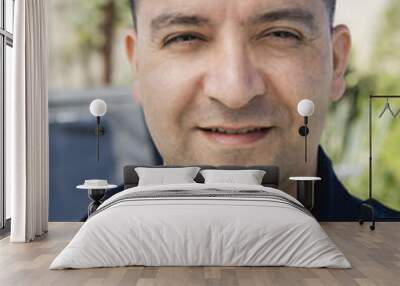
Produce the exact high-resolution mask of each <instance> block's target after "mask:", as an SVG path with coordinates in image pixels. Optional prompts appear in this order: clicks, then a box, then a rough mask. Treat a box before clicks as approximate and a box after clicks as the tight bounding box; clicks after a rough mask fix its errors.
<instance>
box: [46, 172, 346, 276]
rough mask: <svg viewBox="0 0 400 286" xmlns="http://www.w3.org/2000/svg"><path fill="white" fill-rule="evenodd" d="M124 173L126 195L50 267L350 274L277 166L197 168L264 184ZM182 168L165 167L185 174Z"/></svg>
mask: <svg viewBox="0 0 400 286" xmlns="http://www.w3.org/2000/svg"><path fill="white" fill-rule="evenodd" d="M137 167H145V168H146V167H147V168H154V167H160V166H126V167H125V168H124V186H125V190H124V191H122V192H120V193H118V194H116V195H114V196H112V197H111V198H109V199H107V200H106V201H105V202H103V203H102V204H101V205H100V207H99V208H98V209H97V211H96V212H95V213H94V214H93V215H91V216H90V217H89V218H88V220H87V222H86V223H85V224H84V225H83V226H82V227H81V229H80V230H79V231H78V233H77V234H76V235H75V236H74V238H73V239H72V240H71V242H70V243H69V244H68V245H67V246H66V247H65V248H64V249H63V250H62V252H61V253H60V254H59V255H58V256H57V257H56V259H54V261H53V262H52V264H51V265H50V269H69V268H93V267H118V266H132V265H144V266H291V267H310V268H311V267H312V268H315V267H329V268H350V267H351V265H350V263H349V262H348V260H347V259H346V258H345V256H344V255H343V253H342V252H341V251H340V250H339V249H338V248H337V246H336V245H335V244H334V243H333V241H332V240H331V239H330V238H329V237H328V235H327V234H326V233H325V231H324V230H323V229H322V228H321V226H320V225H319V223H318V222H317V221H316V220H315V218H314V217H313V216H312V215H311V214H310V212H309V211H308V210H307V209H306V208H305V207H304V206H303V205H302V204H301V203H300V202H298V201H297V200H296V199H294V198H293V197H291V196H290V195H287V194H286V193H284V192H282V191H280V190H279V169H278V167H276V166H249V167H243V166H218V167H215V166H197V167H198V168H199V169H201V170H211V169H217V170H263V171H265V172H264V173H265V174H264V175H263V176H262V178H261V184H259V185H255V184H242V183H241V184H238V183H235V182H233V183H215V182H205V180H204V177H203V176H202V175H201V174H200V172H199V173H197V175H196V176H195V177H194V181H193V182H192V183H189V182H187V183H169V184H154V185H140V184H138V183H139V176H138V173H137V172H136V171H135V170H138V169H137ZM177 167H182V166H165V167H163V168H177Z"/></svg>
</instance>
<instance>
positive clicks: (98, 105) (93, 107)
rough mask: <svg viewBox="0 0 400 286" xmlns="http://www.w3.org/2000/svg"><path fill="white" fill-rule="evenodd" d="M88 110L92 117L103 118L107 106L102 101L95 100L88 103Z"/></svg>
mask: <svg viewBox="0 0 400 286" xmlns="http://www.w3.org/2000/svg"><path fill="white" fill-rule="evenodd" d="M89 109H90V113H91V114H92V115H93V116H95V117H98V116H103V115H104V114H106V112H107V104H106V103H105V101H104V100H102V99H95V100H93V101H92V102H91V103H90V108H89Z"/></svg>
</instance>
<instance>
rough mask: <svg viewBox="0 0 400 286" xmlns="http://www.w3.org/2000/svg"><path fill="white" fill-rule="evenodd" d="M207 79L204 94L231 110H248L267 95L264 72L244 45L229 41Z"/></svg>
mask: <svg viewBox="0 0 400 286" xmlns="http://www.w3.org/2000/svg"><path fill="white" fill-rule="evenodd" d="M208 67H209V69H208V71H207V74H206V75H205V79H204V91H205V94H206V95H207V96H208V97H210V98H214V99H216V100H218V101H220V102H221V103H223V104H224V105H225V106H227V107H229V108H231V109H239V108H242V107H244V106H246V105H247V104H248V103H249V102H250V101H251V100H252V99H253V98H254V97H255V96H257V95H262V94H264V93H265V86H264V81H263V78H262V75H261V71H260V70H259V69H258V68H257V66H256V63H254V61H253V60H252V59H251V56H250V53H249V52H248V50H247V49H246V46H245V45H244V44H239V43H238V42H237V41H234V40H231V41H227V42H226V43H224V44H223V45H222V47H220V48H219V51H218V52H216V53H215V56H214V57H212V60H211V61H210V64H209V65H208Z"/></svg>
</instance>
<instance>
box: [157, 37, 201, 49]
mask: <svg viewBox="0 0 400 286" xmlns="http://www.w3.org/2000/svg"><path fill="white" fill-rule="evenodd" d="M198 40H202V39H201V38H200V37H199V36H196V35H193V34H181V35H176V36H171V37H169V38H167V39H166V40H165V41H164V44H163V45H164V46H168V45H171V44H175V43H183V44H190V43H192V42H194V41H198Z"/></svg>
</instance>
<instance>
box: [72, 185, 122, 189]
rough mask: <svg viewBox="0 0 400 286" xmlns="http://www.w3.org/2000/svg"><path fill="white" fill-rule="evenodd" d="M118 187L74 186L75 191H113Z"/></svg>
mask: <svg viewBox="0 0 400 286" xmlns="http://www.w3.org/2000/svg"><path fill="white" fill-rule="evenodd" d="M116 187H118V186H117V185H107V186H88V185H79V186H76V188H77V189H83V190H101V189H103V190H108V189H114V188H116Z"/></svg>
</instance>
